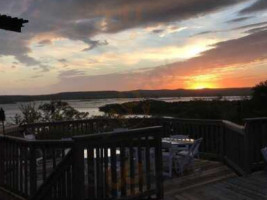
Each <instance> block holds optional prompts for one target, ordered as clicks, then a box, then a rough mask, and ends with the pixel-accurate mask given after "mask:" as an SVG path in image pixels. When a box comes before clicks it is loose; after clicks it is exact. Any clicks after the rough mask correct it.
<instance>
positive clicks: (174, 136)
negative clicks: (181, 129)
mask: <svg viewBox="0 0 267 200" xmlns="http://www.w3.org/2000/svg"><path fill="white" fill-rule="evenodd" d="M171 138H176V139H179V140H183V139H189V136H188V135H171Z"/></svg>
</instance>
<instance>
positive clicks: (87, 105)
mask: <svg viewBox="0 0 267 200" xmlns="http://www.w3.org/2000/svg"><path fill="white" fill-rule="evenodd" d="M216 98H218V97H171V98H156V99H157V100H161V101H166V102H179V101H191V100H195V99H203V100H213V99H216ZM244 98H245V97H241V96H225V97H223V98H222V99H226V100H229V101H233V100H241V99H244ZM140 100H144V98H120V99H90V100H72V101H67V102H68V103H69V104H70V105H71V106H72V107H74V108H75V109H77V110H79V111H82V112H89V116H101V115H103V114H104V113H103V112H100V111H99V109H98V108H99V107H101V106H104V105H106V104H114V103H125V102H129V101H140ZM45 102H48V101H36V102H35V105H36V107H38V106H39V105H40V104H42V103H45ZM21 104H27V103H16V104H0V107H2V108H3V109H4V110H5V112H6V118H7V122H11V121H12V118H13V117H14V116H15V114H20V113H21V112H20V109H19V106H20V105H21Z"/></svg>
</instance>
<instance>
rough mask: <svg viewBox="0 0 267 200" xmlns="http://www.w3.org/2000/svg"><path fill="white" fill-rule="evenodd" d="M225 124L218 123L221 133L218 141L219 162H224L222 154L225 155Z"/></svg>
mask: <svg viewBox="0 0 267 200" xmlns="http://www.w3.org/2000/svg"><path fill="white" fill-rule="evenodd" d="M225 131H226V130H225V125H224V124H223V123H222V124H221V125H220V134H221V139H220V141H219V143H220V155H219V156H220V160H221V162H224V156H225V152H224V151H225Z"/></svg>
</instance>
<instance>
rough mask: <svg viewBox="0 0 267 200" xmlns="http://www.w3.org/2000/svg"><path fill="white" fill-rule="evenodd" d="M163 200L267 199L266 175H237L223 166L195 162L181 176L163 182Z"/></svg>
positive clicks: (206, 162)
mask: <svg viewBox="0 0 267 200" xmlns="http://www.w3.org/2000/svg"><path fill="white" fill-rule="evenodd" d="M164 193H165V196H164V199H166V200H267V172H264V171H260V172H256V173H254V174H252V175H249V176H246V177H239V176H237V175H236V174H235V173H234V172H233V171H232V170H231V169H229V168H228V167H227V166H225V165H223V164H221V163H218V162H212V161H205V160H196V164H195V166H194V168H193V169H191V170H189V171H188V172H187V173H185V174H184V175H183V176H181V177H177V176H176V177H173V178H171V179H170V178H166V179H165V181H164Z"/></svg>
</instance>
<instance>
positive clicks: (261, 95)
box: [252, 80, 267, 104]
mask: <svg viewBox="0 0 267 200" xmlns="http://www.w3.org/2000/svg"><path fill="white" fill-rule="evenodd" d="M252 90H253V94H252V99H253V100H254V101H255V102H256V103H258V104H266V103H267V80H266V81H264V82H260V83H259V84H257V85H256V86H255V87H253V88H252Z"/></svg>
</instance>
